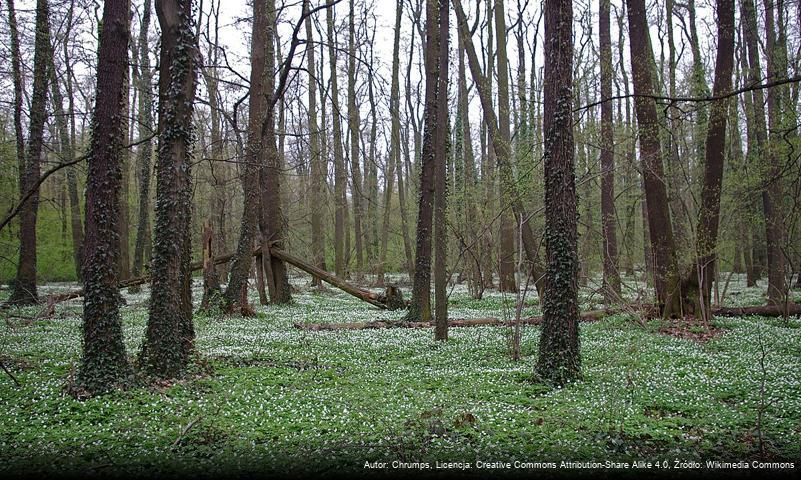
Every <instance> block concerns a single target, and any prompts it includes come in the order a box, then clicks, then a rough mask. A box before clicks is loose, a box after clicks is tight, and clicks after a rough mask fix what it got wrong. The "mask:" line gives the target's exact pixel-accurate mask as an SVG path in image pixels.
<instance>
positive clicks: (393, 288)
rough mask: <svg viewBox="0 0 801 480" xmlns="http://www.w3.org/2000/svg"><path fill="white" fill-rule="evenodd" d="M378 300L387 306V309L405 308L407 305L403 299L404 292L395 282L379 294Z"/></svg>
mask: <svg viewBox="0 0 801 480" xmlns="http://www.w3.org/2000/svg"><path fill="white" fill-rule="evenodd" d="M378 300H379V301H380V302H381V303H383V304H384V305H386V306H387V310H403V309H404V308H406V306H407V305H406V301H404V300H403V292H401V289H400V287H398V286H397V285H395V284H389V285H387V286H386V288H385V289H384V293H383V294H382V295H379V296H378Z"/></svg>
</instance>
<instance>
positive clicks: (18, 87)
mask: <svg viewBox="0 0 801 480" xmlns="http://www.w3.org/2000/svg"><path fill="white" fill-rule="evenodd" d="M6 4H7V6H8V29H9V35H10V37H11V75H12V77H13V78H14V138H15V140H16V146H17V168H18V171H17V178H18V179H19V188H20V195H24V194H25V192H24V191H23V189H22V187H23V186H24V178H25V137H24V135H23V132H22V103H23V101H24V90H25V85H24V83H23V81H24V77H23V76H22V60H21V58H20V51H19V31H18V29H17V13H16V10H15V7H14V0H7V1H6Z"/></svg>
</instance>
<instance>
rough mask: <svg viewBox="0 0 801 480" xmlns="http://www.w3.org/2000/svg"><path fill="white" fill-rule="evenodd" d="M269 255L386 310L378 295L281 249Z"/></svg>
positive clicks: (271, 251)
mask: <svg viewBox="0 0 801 480" xmlns="http://www.w3.org/2000/svg"><path fill="white" fill-rule="evenodd" d="M270 254H271V255H273V256H275V257H278V258H280V259H281V260H283V261H285V262H286V263H288V264H290V265H294V266H296V267H298V268H299V269H301V270H303V271H304V272H306V273H308V274H311V275H313V276H315V277H317V278H319V279H321V280H323V281H324V282H326V283H330V284H331V285H333V286H335V287H337V288H338V289H340V290H342V291H343V292H345V293H348V294H350V295H353V296H354V297H356V298H358V299H359V300H362V301H365V302H367V303H369V304H371V305H375V306H376V307H378V308H381V309H383V310H386V309H387V306H386V305H385V304H384V303H382V302H381V301H380V300H379V295H378V294H377V293H373V292H369V291H367V290H362V289H361V288H358V287H355V286H353V285H351V284H349V283H348V282H346V281H345V280H342V279H341V278H339V277H336V276H334V275H331V274H330V273H328V272H326V271H325V270H322V269H320V268H317V267H315V266H314V265H311V264H308V263H306V262H304V261H303V260H301V259H299V258H298V257H296V256H294V255H291V254H290V253H289V252H285V251H283V250H281V249H278V248H271V249H270Z"/></svg>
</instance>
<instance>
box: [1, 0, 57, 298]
mask: <svg viewBox="0 0 801 480" xmlns="http://www.w3.org/2000/svg"><path fill="white" fill-rule="evenodd" d="M49 11H50V9H49V7H48V4H47V0H37V2H36V38H35V41H34V54H33V95H32V96H31V114H30V121H29V124H28V125H29V126H28V129H29V130H28V149H27V152H26V154H25V173H24V175H23V176H22V178H21V184H20V187H21V188H20V193H21V194H22V195H24V194H26V193H27V192H29V191H31V189H33V188H36V191H35V192H34V193H33V195H31V196H30V198H29V199H28V201H27V202H25V204H24V205H23V206H22V209H21V210H20V232H19V240H20V242H19V258H18V260H17V276H16V278H15V279H14V287H13V289H12V290H11V296H10V297H9V299H8V303H9V304H11V305H32V304H34V303H36V302H37V301H38V295H37V293H36V217H37V214H38V212H39V188H38V187H36V182H37V181H38V180H39V175H40V164H41V155H42V142H43V137H44V125H45V121H46V120H47V111H46V110H45V109H46V107H47V71H48V67H49V65H50V61H49V58H50V56H51V55H52V54H53V52H52V48H51V45H50V23H49V18H50V13H49Z"/></svg>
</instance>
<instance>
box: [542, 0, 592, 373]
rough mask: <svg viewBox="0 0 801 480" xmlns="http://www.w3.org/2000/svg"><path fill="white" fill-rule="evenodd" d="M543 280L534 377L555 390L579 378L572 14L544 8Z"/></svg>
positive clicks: (551, 2)
mask: <svg viewBox="0 0 801 480" xmlns="http://www.w3.org/2000/svg"><path fill="white" fill-rule="evenodd" d="M544 53H545V78H544V82H543V91H544V103H545V109H544V133H545V205H546V209H545V251H546V257H547V260H548V267H547V272H546V279H545V295H544V302H543V308H542V310H543V319H542V332H541V334H540V347H539V357H538V360H537V368H536V370H537V372H538V373H539V374H540V375H541V376H542V377H543V378H545V379H547V380H549V381H551V382H554V383H556V384H560V385H561V384H564V383H566V382H569V381H571V380H574V379H576V378H578V377H579V376H580V375H581V358H580V355H579V338H578V322H579V308H578V284H577V278H576V277H577V274H578V252H577V248H578V247H577V239H576V237H577V226H576V223H577V222H576V184H575V173H574V168H575V165H574V159H573V150H574V148H575V147H574V144H573V124H572V115H571V112H570V109H571V106H572V105H573V98H572V96H573V92H572V86H573V9H572V6H571V4H569V3H568V2H564V1H559V0H546V2H545V52H544Z"/></svg>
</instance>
